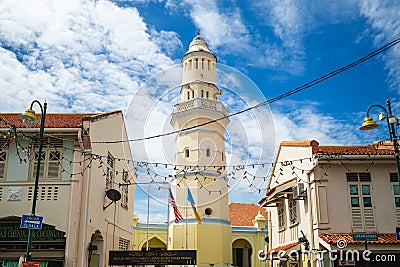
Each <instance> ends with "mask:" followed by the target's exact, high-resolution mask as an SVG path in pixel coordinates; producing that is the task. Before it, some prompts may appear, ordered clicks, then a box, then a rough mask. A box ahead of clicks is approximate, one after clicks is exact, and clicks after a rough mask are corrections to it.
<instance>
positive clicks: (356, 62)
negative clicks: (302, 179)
mask: <svg viewBox="0 0 400 267" xmlns="http://www.w3.org/2000/svg"><path fill="white" fill-rule="evenodd" d="M399 43H400V37H399V38H397V39H395V40H393V41H391V42H389V43H387V44H385V45H384V46H382V47H380V48H378V49H377V50H375V51H373V52H371V53H369V54H367V55H365V56H363V57H361V58H360V59H358V60H356V61H353V62H352V63H350V64H348V65H346V66H344V67H341V68H339V69H336V70H334V71H332V72H330V73H328V74H325V75H323V76H321V77H319V78H317V79H315V80H312V81H310V82H308V83H306V84H303V85H301V86H299V87H297V88H295V89H292V90H290V91H288V92H286V93H283V94H281V95H279V96H276V97H274V98H271V99H269V100H267V101H264V102H262V103H259V104H257V105H254V106H251V107H249V108H246V109H243V110H241V111H238V112H235V113H232V114H229V115H226V116H223V117H221V118H218V119H214V120H211V121H208V122H204V123H201V124H198V125H194V126H191V127H187V128H185V129H181V130H176V131H171V132H168V133H162V134H157V135H153V136H148V137H142V138H136V139H128V140H117V141H92V142H91V143H93V144H94V143H97V144H99V143H101V144H115V143H124V142H138V141H144V140H149V139H154V138H159V137H163V136H168V135H172V134H177V133H180V132H185V131H189V130H192V129H196V128H199V127H202V126H205V125H208V124H211V123H214V122H218V121H220V120H224V119H227V118H230V117H233V116H236V115H239V114H241V113H244V112H247V111H250V110H252V109H256V108H259V107H262V106H265V105H267V104H271V103H273V102H275V101H278V100H281V99H283V98H286V97H289V96H291V95H294V94H296V93H299V92H301V91H303V90H305V89H308V88H310V87H312V86H314V85H317V84H319V83H321V82H323V81H325V80H327V79H329V78H332V77H334V76H336V75H338V74H340V73H342V72H344V71H346V70H348V69H351V68H353V67H355V66H357V65H359V64H361V63H363V62H364V61H366V60H368V59H371V58H373V57H375V56H377V55H379V54H381V53H383V52H384V51H386V50H388V49H389V48H391V47H393V46H395V45H397V44H399Z"/></svg>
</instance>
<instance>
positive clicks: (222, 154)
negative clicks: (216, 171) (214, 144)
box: [221, 152, 224, 160]
mask: <svg viewBox="0 0 400 267" xmlns="http://www.w3.org/2000/svg"><path fill="white" fill-rule="evenodd" d="M221 157H222V160H224V152H222V153H221Z"/></svg>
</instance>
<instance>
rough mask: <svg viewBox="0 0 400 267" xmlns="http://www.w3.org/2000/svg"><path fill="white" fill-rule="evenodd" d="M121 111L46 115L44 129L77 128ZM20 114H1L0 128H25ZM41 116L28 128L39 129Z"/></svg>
mask: <svg viewBox="0 0 400 267" xmlns="http://www.w3.org/2000/svg"><path fill="white" fill-rule="evenodd" d="M120 112H122V111H120V110H116V111H110V112H105V113H81V114H70V113H47V114H46V120H45V128H79V127H80V125H81V124H82V120H90V121H95V120H98V119H102V118H104V117H106V116H109V115H112V114H116V113H120ZM19 114H20V113H1V114H0V119H1V120H2V122H0V128H9V127H10V126H15V127H17V128H25V125H24V124H23V122H22V121H21V120H20V119H19V118H18V115H19ZM40 117H41V114H40V113H39V114H36V118H37V119H38V121H39V123H37V124H33V125H31V126H30V127H29V128H39V127H40Z"/></svg>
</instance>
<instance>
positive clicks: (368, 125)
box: [360, 100, 400, 186]
mask: <svg viewBox="0 0 400 267" xmlns="http://www.w3.org/2000/svg"><path fill="white" fill-rule="evenodd" d="M386 106H387V110H386V108H385V107H383V106H381V105H376V104H375V105H372V106H370V107H369V108H368V110H367V117H366V118H365V119H364V122H363V124H362V125H361V127H360V130H373V129H375V128H377V127H379V124H377V123H376V122H375V121H374V120H373V119H372V118H371V117H370V116H369V111H370V109H371V108H373V107H378V108H380V109H381V110H383V113H382V112H380V113H379V119H380V120H383V119H385V118H386V123H387V126H388V130H389V136H390V141H391V142H393V148H394V156H395V158H396V167H397V180H398V182H399V186H400V161H399V148H398V146H397V135H396V128H395V125H396V124H399V121H398V119H397V118H396V117H395V116H393V114H392V108H391V106H390V101H389V100H386Z"/></svg>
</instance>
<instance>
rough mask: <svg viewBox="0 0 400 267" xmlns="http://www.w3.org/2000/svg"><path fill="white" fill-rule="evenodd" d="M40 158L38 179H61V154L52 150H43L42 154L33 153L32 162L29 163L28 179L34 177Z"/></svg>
mask: <svg viewBox="0 0 400 267" xmlns="http://www.w3.org/2000/svg"><path fill="white" fill-rule="evenodd" d="M39 158H40V168H39V179H41V180H59V179H61V164H60V163H61V160H62V152H61V151H58V150H57V149H54V148H43V149H42V153H41V154H40V155H39V151H35V155H34V159H33V162H31V170H30V174H31V175H30V179H31V180H34V179H35V177H36V171H37V164H38V160H39Z"/></svg>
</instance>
